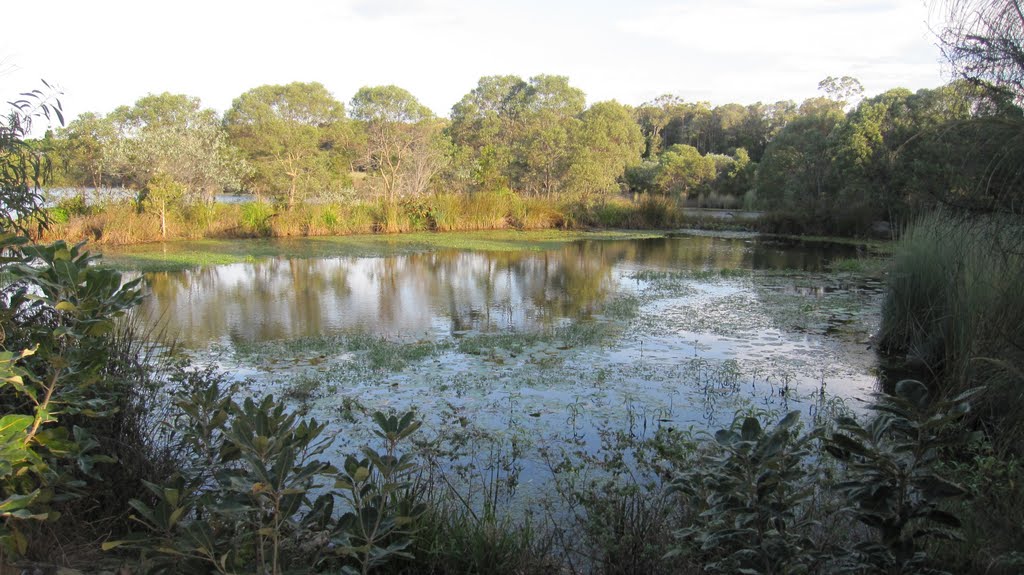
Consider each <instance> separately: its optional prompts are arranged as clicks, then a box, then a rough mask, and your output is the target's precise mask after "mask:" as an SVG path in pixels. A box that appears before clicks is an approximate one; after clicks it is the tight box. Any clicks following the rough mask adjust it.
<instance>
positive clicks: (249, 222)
mask: <svg viewBox="0 0 1024 575" xmlns="http://www.w3.org/2000/svg"><path fill="white" fill-rule="evenodd" d="M274 215H275V214H274V206H272V205H271V204H269V203H268V202H249V203H247V204H244V205H243V206H242V214H241V220H242V221H241V224H242V227H243V229H245V231H246V232H247V233H249V234H252V235H254V236H269V235H271V234H270V230H271V225H270V219H271V218H272V217H274Z"/></svg>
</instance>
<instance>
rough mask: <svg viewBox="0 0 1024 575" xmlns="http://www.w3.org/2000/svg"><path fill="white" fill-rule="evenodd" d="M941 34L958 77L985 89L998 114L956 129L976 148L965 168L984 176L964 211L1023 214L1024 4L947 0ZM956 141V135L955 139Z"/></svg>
mask: <svg viewBox="0 0 1024 575" xmlns="http://www.w3.org/2000/svg"><path fill="white" fill-rule="evenodd" d="M942 6H943V8H944V9H945V14H946V17H947V21H946V23H945V26H944V29H943V30H942V32H941V33H940V36H939V38H940V42H941V45H942V49H943V53H944V54H945V56H946V58H947V59H948V60H949V62H950V64H951V65H952V67H953V70H954V72H955V73H956V74H957V75H958V76H960V77H961V78H963V79H964V80H966V81H967V82H968V83H970V84H972V85H973V86H976V87H978V88H980V89H982V90H984V91H985V92H986V93H987V94H988V95H989V98H990V99H991V100H992V102H993V103H994V106H995V107H996V108H997V109H998V111H999V113H998V114H995V115H992V116H989V117H983V118H978V119H975V120H973V121H972V122H971V123H969V124H962V125H958V126H955V128H957V130H956V136H957V137H962V136H968V137H972V136H973V138H972V139H973V140H974V141H975V142H976V144H977V145H976V146H975V147H974V148H973V149H972V151H971V153H970V154H969V156H968V157H967V158H964V159H962V160H961V163H962V164H963V165H964V166H965V167H967V168H968V169H969V171H970V172H973V173H974V174H977V175H979V176H980V177H979V178H978V180H977V183H976V184H975V186H974V190H972V191H971V192H970V193H969V194H966V195H965V197H959V198H958V197H948V198H947V201H948V200H952V202H951V203H953V204H954V205H956V206H957V207H959V208H964V209H970V210H981V211H1005V212H1011V213H1016V214H1020V213H1021V212H1022V211H1024V208H1022V207H1021V206H1022V205H1024V202H1022V201H1021V198H1022V197H1024V113H1022V111H1021V108H1022V107H1024V3H1022V2H1021V1H1020V0H947V1H946V2H945V3H944V4H942ZM951 137H954V136H951Z"/></svg>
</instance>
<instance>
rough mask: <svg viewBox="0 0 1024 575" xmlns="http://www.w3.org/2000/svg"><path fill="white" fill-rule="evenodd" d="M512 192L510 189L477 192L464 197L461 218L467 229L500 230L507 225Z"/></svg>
mask: <svg viewBox="0 0 1024 575" xmlns="http://www.w3.org/2000/svg"><path fill="white" fill-rule="evenodd" d="M513 197H514V194H513V192H512V191H511V190H499V191H497V192H477V193H475V194H472V195H470V196H469V197H468V198H467V199H466V203H465V208H464V210H465V211H464V213H463V218H464V222H465V224H464V225H465V226H466V227H464V228H463V229H468V230H500V229H503V228H506V227H508V219H509V212H510V208H511V205H512V204H513Z"/></svg>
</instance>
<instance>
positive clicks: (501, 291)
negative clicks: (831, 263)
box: [145, 237, 849, 347]
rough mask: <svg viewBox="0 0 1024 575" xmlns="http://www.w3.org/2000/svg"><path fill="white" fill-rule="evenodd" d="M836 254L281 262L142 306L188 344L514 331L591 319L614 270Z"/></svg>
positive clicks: (183, 275) (160, 279) (598, 248)
mask: <svg viewBox="0 0 1024 575" xmlns="http://www.w3.org/2000/svg"><path fill="white" fill-rule="evenodd" d="M837 249H839V250H842V248H836V247H834V246H833V247H830V248H825V247H819V248H816V249H807V248H806V247H797V248H794V247H792V246H786V245H780V244H775V243H769V242H759V241H757V240H753V239H722V238H710V237H679V238H654V239H644V240H629V241H583V242H575V243H572V244H567V245H566V246H564V247H562V248H561V249H558V250H550V251H543V252H534V251H524V252H467V251H459V250H439V251H434V252H426V253H416V254H406V255H395V256H388V257H322V258H305V259H303V258H284V257H280V258H270V259H265V260H260V261H256V262H250V263H240V264H232V265H222V266H208V267H203V268H199V269H195V270H187V271H180V272H161V273H152V274H147V275H146V281H147V284H148V285H149V289H150V293H151V297H150V298H148V299H147V302H146V304H145V305H146V307H147V308H148V312H149V313H150V314H151V316H153V317H161V318H164V320H165V321H166V322H167V323H168V328H169V330H170V333H172V334H175V335H177V337H178V338H179V341H180V342H181V343H182V344H183V345H185V346H188V347H202V346H205V345H207V344H209V343H211V342H220V343H225V344H227V343H230V342H232V341H250V342H251V341H265V340H272V339H292V338H297V337H302V336H315V335H325V334H334V333H339V332H343V331H346V330H353V329H356V330H364V331H368V332H371V333H375V334H380V335H387V336H413V337H420V336H424V335H428V336H448V335H452V334H459V333H461V332H465V331H481V332H486V331H494V330H503V329H515V330H523V331H525V330H532V329H537V328H542V327H547V326H550V325H553V324H555V323H557V322H559V321H562V320H564V319H567V318H569V319H578V318H587V317H590V316H591V315H592V314H593V313H594V312H595V311H596V310H597V309H598V308H599V307H600V305H601V304H602V303H603V302H604V301H605V300H606V299H607V298H608V297H609V295H611V294H612V293H614V292H615V290H616V289H617V284H616V280H615V277H616V274H615V273H614V272H615V271H616V270H621V269H632V268H656V269H666V270H677V269H721V268H738V269H801V270H817V269H821V267H822V266H823V264H824V262H825V261H826V260H827V258H829V257H835V256H836V255H845V254H844V253H842V252H841V251H840V252H837ZM847 251H849V250H847Z"/></svg>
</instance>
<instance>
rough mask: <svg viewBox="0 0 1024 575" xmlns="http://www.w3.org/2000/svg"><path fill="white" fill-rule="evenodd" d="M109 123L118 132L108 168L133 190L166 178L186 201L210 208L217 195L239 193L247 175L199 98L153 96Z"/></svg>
mask: <svg viewBox="0 0 1024 575" xmlns="http://www.w3.org/2000/svg"><path fill="white" fill-rule="evenodd" d="M109 118H110V119H111V121H112V122H113V125H114V127H115V129H116V130H117V138H116V139H115V141H114V146H113V150H112V152H111V157H112V158H113V162H112V164H113V165H114V166H115V169H116V170H117V171H118V172H119V173H120V174H121V175H122V176H123V177H124V178H125V180H126V184H127V185H129V186H132V187H135V188H136V189H140V190H141V189H145V188H146V186H147V185H148V183H149V181H150V180H151V179H152V178H153V177H155V176H156V175H157V174H165V175H167V176H169V177H170V178H172V179H173V180H174V181H176V182H178V183H180V184H181V185H183V186H185V190H186V192H185V195H184V199H185V200H187V201H192V202H195V201H206V202H210V201H212V198H213V195H214V194H215V193H216V192H218V191H220V190H223V189H224V188H226V187H237V186H238V185H239V182H240V179H241V177H242V175H243V174H244V172H245V170H246V165H245V163H244V162H243V161H242V160H241V158H240V157H239V156H238V154H237V151H236V150H235V149H234V148H233V147H231V146H230V145H229V144H228V142H227V138H226V135H225V133H224V131H223V129H222V128H221V124H220V121H219V120H218V118H217V114H216V112H214V111H213V110H211V109H208V108H207V109H204V108H202V107H201V105H200V103H199V99H198V98H193V97H190V96H185V95H183V94H170V93H167V92H165V93H163V94H160V95H152V94H151V95H149V96H145V97H143V98H140V99H139V100H138V101H137V102H136V103H135V105H134V106H132V107H127V106H122V107H120V108H118V109H116V110H114V112H112V113H111V114H110V116H109Z"/></svg>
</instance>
